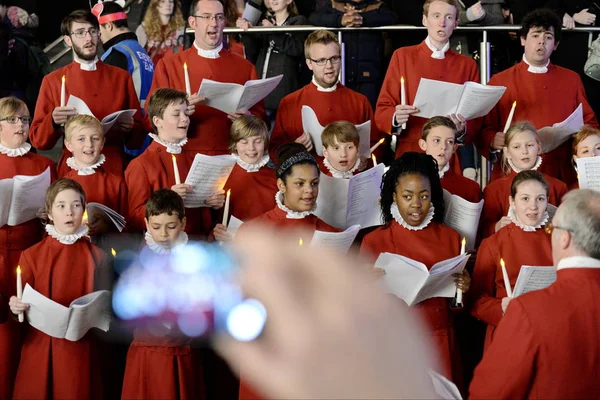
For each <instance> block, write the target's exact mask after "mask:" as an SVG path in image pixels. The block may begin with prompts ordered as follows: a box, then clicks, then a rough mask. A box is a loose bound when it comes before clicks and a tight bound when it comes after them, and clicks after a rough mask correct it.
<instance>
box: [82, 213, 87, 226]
mask: <svg viewBox="0 0 600 400" xmlns="http://www.w3.org/2000/svg"><path fill="white" fill-rule="evenodd" d="M81 223H82V224H83V225H87V223H88V214H87V210H85V211H84V212H83V217H81Z"/></svg>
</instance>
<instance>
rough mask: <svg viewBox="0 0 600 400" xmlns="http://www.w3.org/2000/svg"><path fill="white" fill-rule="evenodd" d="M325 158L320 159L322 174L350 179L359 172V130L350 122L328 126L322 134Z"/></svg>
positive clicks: (337, 122) (318, 159)
mask: <svg viewBox="0 0 600 400" xmlns="http://www.w3.org/2000/svg"><path fill="white" fill-rule="evenodd" d="M321 144H322V146H323V157H318V158H317V161H318V162H319V169H320V170H321V172H322V173H324V174H325V175H328V176H332V177H334V178H343V179H350V178H351V177H352V176H354V174H356V173H358V172H359V167H360V163H361V159H360V157H359V153H358V149H359V147H360V136H359V135H358V130H357V129H356V127H355V126H354V124H351V123H350V122H348V121H336V122H332V123H331V124H329V125H327V126H326V127H325V129H323V133H321Z"/></svg>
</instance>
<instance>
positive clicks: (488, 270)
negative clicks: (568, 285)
mask: <svg viewBox="0 0 600 400" xmlns="http://www.w3.org/2000/svg"><path fill="white" fill-rule="evenodd" d="M510 190H511V195H510V209H509V211H508V219H510V224H508V225H506V226H505V227H503V228H502V229H500V230H499V231H498V232H496V233H495V234H493V235H492V236H490V237H489V238H487V239H485V240H484V241H483V242H481V246H480V247H479V250H478V251H477V261H476V263H475V270H474V272H473V280H472V284H471V291H470V293H469V298H470V303H471V313H472V314H473V316H474V317H475V318H478V319H480V320H482V321H483V322H485V323H487V324H488V326H487V333H486V338H485V348H487V347H488V346H489V345H490V343H491V340H492V338H493V335H494V330H495V329H496V327H497V326H498V324H499V323H500V321H501V320H502V316H503V315H504V313H505V311H506V307H507V306H508V303H509V302H510V300H511V299H510V298H509V297H507V295H506V287H505V286H504V278H503V275H502V268H501V267H500V259H503V260H504V262H505V264H506V270H507V271H508V278H509V281H510V285H511V288H514V287H515V283H516V282H517V277H518V276H519V271H520V270H521V266H523V265H532V266H551V265H552V244H551V243H550V235H548V234H547V233H546V231H545V230H544V225H546V224H547V223H548V219H549V217H548V213H547V212H546V206H547V205H548V193H549V185H548V182H546V180H545V179H544V176H543V175H542V174H541V173H540V172H537V171H531V170H527V171H523V172H519V173H518V174H517V175H516V176H515V178H514V179H513V182H512V184H511V188H510Z"/></svg>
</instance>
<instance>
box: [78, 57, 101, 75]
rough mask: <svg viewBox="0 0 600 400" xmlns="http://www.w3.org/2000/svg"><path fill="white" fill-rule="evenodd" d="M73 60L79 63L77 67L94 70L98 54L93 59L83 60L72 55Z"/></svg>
mask: <svg viewBox="0 0 600 400" xmlns="http://www.w3.org/2000/svg"><path fill="white" fill-rule="evenodd" d="M73 61H75V62H76V63H77V64H79V67H80V68H81V69H82V70H84V71H95V70H96V69H97V67H96V64H97V63H98V56H96V58H94V60H93V61H83V60H80V59H79V58H78V57H77V56H73Z"/></svg>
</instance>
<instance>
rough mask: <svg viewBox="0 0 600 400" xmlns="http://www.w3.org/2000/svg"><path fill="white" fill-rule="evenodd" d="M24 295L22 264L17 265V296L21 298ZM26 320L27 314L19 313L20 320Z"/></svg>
mask: <svg viewBox="0 0 600 400" xmlns="http://www.w3.org/2000/svg"><path fill="white" fill-rule="evenodd" d="M22 297H23V280H22V278H21V266H20V265H19V266H18V267H17V298H18V299H19V300H21V298H22ZM23 321H25V314H24V313H20V314H19V322H23Z"/></svg>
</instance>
